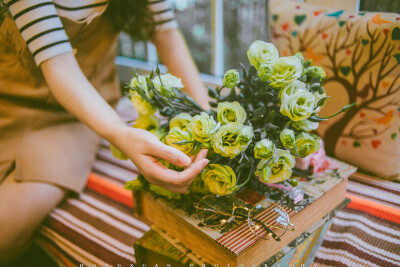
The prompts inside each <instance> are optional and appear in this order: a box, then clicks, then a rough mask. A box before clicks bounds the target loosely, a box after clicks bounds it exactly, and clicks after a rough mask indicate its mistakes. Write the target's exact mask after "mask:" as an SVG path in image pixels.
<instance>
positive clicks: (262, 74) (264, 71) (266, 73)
mask: <svg viewBox="0 0 400 267" xmlns="http://www.w3.org/2000/svg"><path fill="white" fill-rule="evenodd" d="M273 72H274V69H273V68H272V65H269V64H261V66H260V68H259V69H258V71H257V76H258V78H259V79H260V81H262V82H266V81H268V80H269V79H270V78H271V76H272V73H273Z"/></svg>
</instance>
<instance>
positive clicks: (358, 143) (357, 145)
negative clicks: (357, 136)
mask: <svg viewBox="0 0 400 267" xmlns="http://www.w3.org/2000/svg"><path fill="white" fill-rule="evenodd" d="M360 146H361V143H360V142H358V141H354V143H353V147H360Z"/></svg>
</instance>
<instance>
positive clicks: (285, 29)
mask: <svg viewBox="0 0 400 267" xmlns="http://www.w3.org/2000/svg"><path fill="white" fill-rule="evenodd" d="M288 28H289V23H288V22H286V23H284V24H282V29H283V30H284V31H285V32H286V31H287V30H288Z"/></svg>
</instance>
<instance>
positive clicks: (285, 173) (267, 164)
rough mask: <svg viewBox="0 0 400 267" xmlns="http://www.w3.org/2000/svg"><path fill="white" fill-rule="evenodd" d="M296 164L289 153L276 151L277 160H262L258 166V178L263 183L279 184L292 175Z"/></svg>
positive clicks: (281, 150)
mask: <svg viewBox="0 0 400 267" xmlns="http://www.w3.org/2000/svg"><path fill="white" fill-rule="evenodd" d="M295 164H296V160H295V158H294V157H293V156H292V155H291V154H290V152H289V151H287V150H283V149H276V159H269V160H261V161H260V162H259V163H258V165H257V171H256V173H255V174H256V176H257V177H258V179H259V181H260V182H263V183H279V182H282V181H284V180H286V179H288V178H290V176H291V175H292V169H293V167H294V165H295Z"/></svg>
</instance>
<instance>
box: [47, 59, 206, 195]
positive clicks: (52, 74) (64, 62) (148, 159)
mask: <svg viewBox="0 0 400 267" xmlns="http://www.w3.org/2000/svg"><path fill="white" fill-rule="evenodd" d="M41 68H42V72H43V75H44V77H45V79H46V82H47V84H48V85H49V87H50V90H51V92H52V93H53V95H54V96H55V97H56V99H57V100H58V101H59V103H60V104H61V105H62V106H63V107H64V108H66V109H67V110H68V111H69V112H70V113H71V114H73V115H75V116H76V117H77V118H78V119H79V120H80V121H81V122H83V123H85V124H86V125H88V126H89V127H90V128H91V129H93V130H94V131H95V132H96V133H97V134H99V135H100V136H101V137H103V138H104V139H106V140H107V141H109V142H110V143H112V144H114V145H115V146H117V147H118V148H119V149H120V150H121V151H122V152H124V153H125V155H127V156H128V157H129V158H130V159H131V160H132V162H133V163H134V164H135V165H136V166H137V167H138V169H139V171H140V172H142V173H143V175H144V176H145V177H146V178H147V179H148V180H149V182H151V183H154V184H156V185H160V186H162V187H164V188H165V189H168V190H170V191H174V192H180V193H183V192H185V191H186V189H187V188H188V186H189V185H190V183H191V182H192V180H193V179H194V178H196V176H197V175H198V174H199V173H200V172H201V170H202V169H203V168H204V167H205V166H206V165H207V163H208V160H207V159H205V157H206V154H207V152H206V151H202V152H201V153H199V155H198V156H197V158H196V160H195V161H194V162H193V163H191V160H190V158H189V157H188V156H186V155H185V154H184V153H182V152H180V151H179V150H176V149H174V148H172V147H169V146H167V145H165V144H163V143H161V142H160V141H159V140H158V139H157V138H156V137H155V136H154V135H152V134H151V133H149V132H147V131H144V130H141V129H133V128H130V127H128V126H126V125H125V124H124V122H122V120H121V118H120V117H119V116H118V114H117V113H116V112H115V111H114V110H113V109H112V108H111V107H110V106H109V105H108V104H107V102H106V101H105V100H104V99H103V98H102V97H101V96H100V95H99V94H98V93H97V92H96V90H95V89H94V87H93V86H92V85H91V84H90V83H89V81H88V80H87V79H86V77H85V76H84V75H83V73H82V71H81V70H80V68H79V65H78V63H77V62H76V59H75V57H74V55H73V54H72V53H65V54H61V55H58V56H56V57H53V58H51V59H49V60H46V61H44V62H43V63H42V64H41ZM158 158H162V159H165V160H167V161H169V162H171V163H172V164H175V165H178V166H188V168H187V169H186V170H184V171H183V172H175V171H172V170H169V169H167V168H166V167H165V166H163V165H162V164H161V163H160V162H158Z"/></svg>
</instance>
